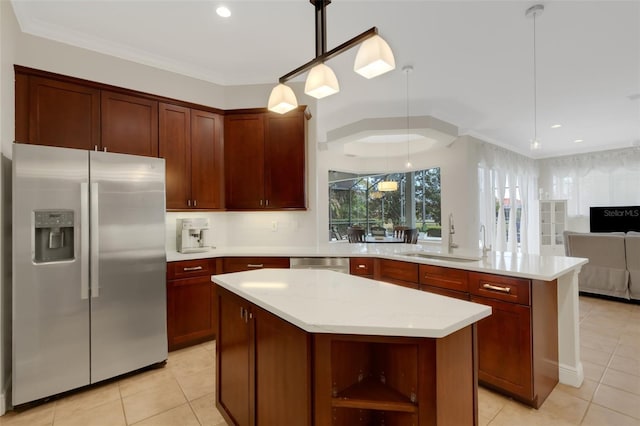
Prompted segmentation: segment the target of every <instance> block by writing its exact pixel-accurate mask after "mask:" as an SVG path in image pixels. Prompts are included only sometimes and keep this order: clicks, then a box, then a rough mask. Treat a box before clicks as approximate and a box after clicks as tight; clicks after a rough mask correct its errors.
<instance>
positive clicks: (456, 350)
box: [212, 269, 491, 426]
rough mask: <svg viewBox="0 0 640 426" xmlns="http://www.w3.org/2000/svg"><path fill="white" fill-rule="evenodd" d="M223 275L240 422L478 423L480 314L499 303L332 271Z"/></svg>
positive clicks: (229, 361) (224, 370) (229, 409)
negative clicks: (467, 299) (473, 300)
mask: <svg viewBox="0 0 640 426" xmlns="http://www.w3.org/2000/svg"><path fill="white" fill-rule="evenodd" d="M212 281H214V282H215V283H216V284H217V285H218V317H219V322H218V333H217V343H216V351H217V354H216V355H217V360H216V365H217V374H218V376H217V394H216V403H217V405H218V408H219V409H220V411H221V412H222V413H223V415H224V416H225V418H226V420H227V421H228V422H229V423H230V424H238V425H253V424H256V423H258V424H296V425H318V426H320V425H359V424H362V425H364V424H371V423H376V424H382V423H383V424H388V425H405V424H415V425H450V424H456V425H458V424H459V425H473V424H477V388H476V386H477V358H476V346H475V323H476V322H477V321H479V320H481V319H482V318H485V317H487V316H489V315H490V313H491V308H489V307H487V306H484V305H480V304H475V303H470V302H465V301H459V300H456V299H452V298H447V297H442V296H439V295H435V294H430V293H426V292H415V291H413V290H409V289H405V288H402V287H398V286H394V285H392V284H387V283H383V282H379V281H374V280H368V279H364V278H360V277H355V276H349V275H345V274H340V273H337V272H333V271H322V270H286V269H262V270H256V271H248V272H237V273H230V274H224V275H214V276H213V277H212Z"/></svg>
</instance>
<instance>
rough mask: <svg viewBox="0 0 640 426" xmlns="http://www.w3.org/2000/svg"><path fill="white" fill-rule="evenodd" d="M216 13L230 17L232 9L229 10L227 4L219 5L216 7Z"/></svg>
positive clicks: (223, 16)
mask: <svg viewBox="0 0 640 426" xmlns="http://www.w3.org/2000/svg"><path fill="white" fill-rule="evenodd" d="M216 13H217V14H218V16H220V17H222V18H228V17H229V16H231V11H230V10H229V8H228V7H225V6H220V7H218V8H217V9H216Z"/></svg>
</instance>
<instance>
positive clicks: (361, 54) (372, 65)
mask: <svg viewBox="0 0 640 426" xmlns="http://www.w3.org/2000/svg"><path fill="white" fill-rule="evenodd" d="M395 67H396V61H395V59H394V58H393V52H392V51H391V48H390V47H389V45H388V44H387V42H386V41H384V39H383V38H382V37H380V36H379V35H375V36H373V37H371V38H369V39H367V40H365V41H364V42H362V44H361V45H360V48H359V49H358V54H357V55H356V60H355V62H354V64H353V70H354V71H355V72H357V73H358V74H360V75H361V76H363V77H365V78H373V77H377V76H379V75H381V74H384V73H386V72H388V71H391V70H393V69H395Z"/></svg>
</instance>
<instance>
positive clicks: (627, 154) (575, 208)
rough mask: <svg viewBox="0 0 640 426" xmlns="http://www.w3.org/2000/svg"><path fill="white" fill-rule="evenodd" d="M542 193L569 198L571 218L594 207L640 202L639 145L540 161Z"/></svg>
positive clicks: (586, 213) (568, 208)
mask: <svg viewBox="0 0 640 426" xmlns="http://www.w3.org/2000/svg"><path fill="white" fill-rule="evenodd" d="M538 165H539V169H540V188H541V192H542V195H543V196H544V197H546V198H549V199H563V200H564V199H566V200H567V212H568V214H569V216H570V217H574V218H576V217H581V218H588V216H589V207H592V206H615V205H618V206H624V205H639V204H640V148H626V149H619V150H613V151H602V152H592V153H588V154H579V155H572V156H566V157H556V158H549V159H544V160H539V162H538Z"/></svg>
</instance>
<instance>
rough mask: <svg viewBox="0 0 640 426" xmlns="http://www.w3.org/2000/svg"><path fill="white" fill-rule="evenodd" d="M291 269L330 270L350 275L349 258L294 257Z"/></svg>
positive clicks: (291, 261)
mask: <svg viewBox="0 0 640 426" xmlns="http://www.w3.org/2000/svg"><path fill="white" fill-rule="evenodd" d="M290 268H291V269H329V270H331V271H337V272H342V273H345V274H348V273H349V258H348V257H292V258H291V260H290Z"/></svg>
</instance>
